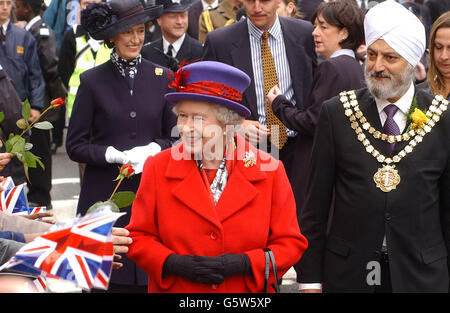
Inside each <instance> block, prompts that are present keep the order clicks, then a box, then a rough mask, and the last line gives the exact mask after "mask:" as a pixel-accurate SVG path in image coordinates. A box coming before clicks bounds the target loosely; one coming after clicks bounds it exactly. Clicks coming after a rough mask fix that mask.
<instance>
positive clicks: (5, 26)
mask: <svg viewBox="0 0 450 313" xmlns="http://www.w3.org/2000/svg"><path fill="white" fill-rule="evenodd" d="M8 24H9V20H8V21H7V22H6V23H5V24H3V25H1V26H2V27H3V33H4V34H5V35H6V30H7V29H8Z"/></svg>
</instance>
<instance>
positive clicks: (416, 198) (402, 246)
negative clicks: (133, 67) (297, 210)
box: [298, 89, 450, 293]
mask: <svg viewBox="0 0 450 313" xmlns="http://www.w3.org/2000/svg"><path fill="white" fill-rule="evenodd" d="M356 96H357V99H358V101H359V107H360V110H361V111H362V112H363V114H364V116H365V117H366V118H367V120H368V122H369V123H370V124H371V125H372V126H373V127H374V128H375V129H378V130H381V129H382V126H381V121H380V117H379V114H378V110H377V106H376V103H375V100H374V98H373V97H372V96H371V95H370V93H369V91H368V89H360V90H358V91H357V92H356ZM415 96H416V99H417V104H418V108H419V109H421V110H422V111H424V112H426V111H427V109H428V107H429V105H430V104H431V101H432V96H431V95H429V94H427V93H425V92H423V91H420V90H417V89H416V92H415ZM407 127H408V125H406V128H407ZM364 134H365V135H366V137H367V138H368V139H369V141H370V142H371V144H372V145H373V146H374V148H375V149H376V150H378V151H379V152H380V153H381V154H383V155H387V154H388V149H389V143H388V142H386V141H381V140H377V139H374V138H373V137H372V136H371V135H370V134H369V133H368V132H366V131H364ZM449 134H450V111H448V110H447V111H445V112H444V113H443V114H442V116H441V118H440V121H439V122H438V123H437V124H436V126H435V127H434V128H433V129H432V130H431V132H430V133H428V134H426V135H425V136H424V137H423V141H422V142H420V143H419V144H417V146H416V147H415V149H414V150H413V152H412V153H410V154H407V155H406V157H404V158H402V159H401V161H400V162H399V163H396V164H395V168H396V169H397V170H398V174H399V175H400V178H401V181H400V183H399V184H398V186H397V188H396V189H395V190H392V191H390V192H387V193H385V192H383V191H381V190H380V189H378V188H377V187H376V184H375V182H374V178H373V176H374V174H375V173H376V172H377V170H378V169H379V168H381V167H382V164H380V163H379V162H378V161H377V160H376V159H375V158H374V157H373V156H372V155H371V154H369V153H367V152H366V150H365V148H364V146H363V144H362V143H361V142H360V141H358V139H357V136H356V134H355V131H354V130H353V129H352V127H351V124H350V121H349V118H348V117H347V116H346V115H345V114H344V108H343V105H342V103H341V101H340V100H339V96H338V97H334V98H333V99H331V100H329V101H326V102H325V103H324V104H323V107H322V112H321V114H320V118H319V123H318V125H317V128H316V133H315V138H314V144H313V150H312V155H311V171H310V176H309V179H308V187H307V193H306V202H305V206H304V207H303V209H302V214H301V216H300V229H301V231H302V233H303V234H304V235H305V236H306V238H307V239H308V243H309V245H308V249H307V250H306V252H305V254H304V255H303V256H302V258H301V260H300V262H299V266H298V269H299V272H298V274H299V277H300V281H301V282H302V283H314V282H316V283H322V284H323V290H324V291H325V292H370V291H373V290H374V287H375V286H371V285H369V284H368V283H367V281H368V280H367V275H368V274H369V270H368V264H369V262H373V261H379V260H380V253H379V251H380V250H381V247H382V242H383V238H384V236H386V242H387V249H388V253H389V267H390V273H391V282H392V288H393V291H394V292H445V293H447V292H448V289H449V271H448V263H447V261H448V258H447V255H448V249H449V248H450V163H449V160H450V136H449ZM406 145H407V142H400V143H397V144H396V145H395V148H394V151H393V155H396V154H398V153H399V152H400V151H401V150H402V149H404V147H405V146H406ZM332 205H334V210H333V215H332V218H331V221H330V218H329V214H330V207H331V206H332ZM328 223H330V225H329V232H328V234H327V225H328ZM371 269H372V268H371Z"/></svg>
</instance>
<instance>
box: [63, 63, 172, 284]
mask: <svg viewBox="0 0 450 313" xmlns="http://www.w3.org/2000/svg"><path fill="white" fill-rule="evenodd" d="M80 78H81V84H80V87H79V88H78V93H77V96H76V99H75V103H74V106H73V112H72V115H71V118H70V123H69V128H68V132H67V139H66V149H67V153H68V155H69V157H70V159H72V160H73V161H75V162H79V163H86V164H87V166H86V170H85V173H84V178H83V183H82V186H81V192H80V198H79V202H78V208H77V213H81V214H85V213H86V211H87V210H88V208H89V207H90V206H91V205H92V204H94V203H95V202H97V201H106V200H107V199H108V198H109V197H110V195H111V193H112V192H113V190H114V187H115V185H116V183H117V182H114V181H113V180H114V179H115V178H116V177H117V175H118V174H119V167H120V165H119V164H108V163H107V162H106V160H105V152H106V149H107V147H108V146H113V147H114V148H116V149H117V150H119V151H124V150H129V149H131V148H133V147H136V146H143V145H147V144H149V143H150V142H152V141H155V142H156V143H158V144H159V145H161V148H162V149H166V148H168V147H170V146H171V143H172V141H171V130H172V127H174V126H175V125H176V116H175V114H174V113H173V112H172V107H171V106H170V105H169V104H168V103H167V102H166V101H165V99H164V94H165V93H167V92H169V88H168V84H169V83H170V81H169V78H168V74H167V70H166V69H165V68H161V67H157V66H156V65H154V64H153V63H151V62H149V61H147V60H145V59H142V63H141V64H140V65H139V67H138V72H137V76H136V79H135V83H134V91H133V95H131V94H130V90H129V88H128V85H127V83H126V81H125V79H124V78H123V77H122V76H121V75H120V73H119V71H118V70H117V69H116V67H115V66H114V65H113V63H112V62H111V61H108V62H106V63H104V64H102V65H99V66H97V67H95V68H92V69H90V70H87V71H86V72H84V73H83V74H81V76H80ZM140 179H141V175H140V174H138V175H134V176H132V177H131V178H130V179H126V180H124V181H123V182H122V184H121V185H120V188H119V190H118V191H133V192H136V191H137V189H138V187H139V182H140ZM121 211H122V212H126V213H127V214H126V215H125V216H122V217H121V218H120V219H119V220H118V221H117V223H116V224H115V226H118V227H124V226H125V225H127V224H128V222H129V219H130V215H131V208H130V207H128V208H124V209H121ZM122 263H123V264H124V267H122V268H121V269H119V270H115V271H113V275H112V277H111V282H112V283H119V284H125V285H127V284H130V285H131V284H138V285H146V284H147V277H146V275H145V273H144V272H143V271H142V270H140V269H139V268H137V267H136V265H135V264H134V263H133V262H132V261H130V260H129V259H127V258H126V257H124V259H123V262H122Z"/></svg>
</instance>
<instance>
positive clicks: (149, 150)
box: [123, 142, 161, 174]
mask: <svg viewBox="0 0 450 313" xmlns="http://www.w3.org/2000/svg"><path fill="white" fill-rule="evenodd" d="M160 151H161V146H160V145H158V144H157V143H156V142H151V143H149V144H148V145H146V146H138V147H134V148H133V149H131V150H126V151H124V152H123V153H125V155H126V157H127V159H128V163H130V164H131V165H132V166H133V168H134V171H135V173H136V174H139V173H142V170H143V169H144V163H145V161H146V160H147V158H148V157H149V156H154V155H155V154H157V153H159V152H160Z"/></svg>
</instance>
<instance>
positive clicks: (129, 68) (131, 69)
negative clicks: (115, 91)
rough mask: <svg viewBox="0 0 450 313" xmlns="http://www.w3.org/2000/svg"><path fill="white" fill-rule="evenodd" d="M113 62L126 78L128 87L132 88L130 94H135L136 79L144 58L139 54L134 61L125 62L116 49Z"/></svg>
mask: <svg viewBox="0 0 450 313" xmlns="http://www.w3.org/2000/svg"><path fill="white" fill-rule="evenodd" d="M111 62H112V63H113V64H114V65H115V66H116V68H117V70H118V71H119V73H120V75H122V76H123V77H124V78H125V80H126V82H127V84H128V87H130V93H131V94H133V87H134V79H135V78H136V75H137V71H138V65H139V64H141V62H142V56H141V55H140V54H139V55H138V56H137V57H135V58H134V59H133V60H124V59H122V58H121V57H120V56H119V55H118V54H117V52H116V49H115V48H113V50H112V52H111Z"/></svg>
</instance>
